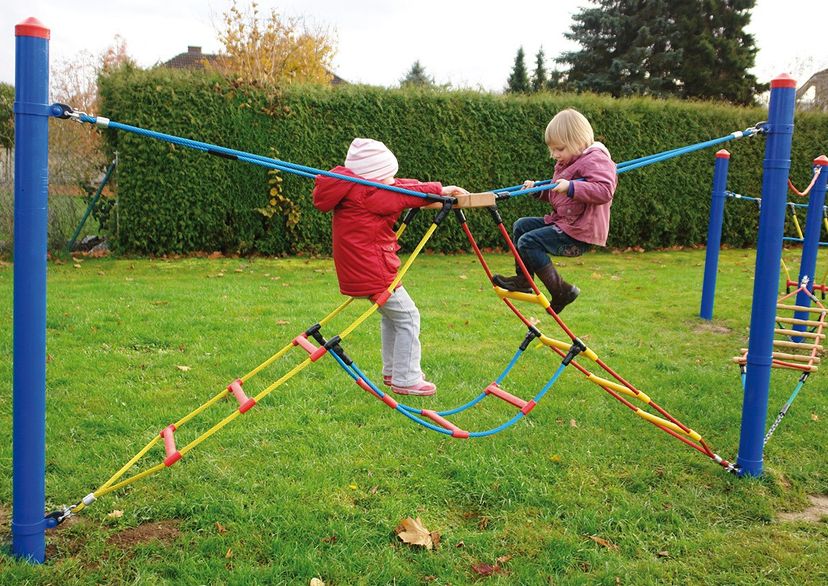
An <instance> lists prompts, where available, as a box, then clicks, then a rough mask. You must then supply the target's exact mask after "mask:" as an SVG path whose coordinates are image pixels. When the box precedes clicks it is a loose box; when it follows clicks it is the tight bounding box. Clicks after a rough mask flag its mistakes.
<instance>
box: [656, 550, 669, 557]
mask: <svg viewBox="0 0 828 586" xmlns="http://www.w3.org/2000/svg"><path fill="white" fill-rule="evenodd" d="M656 555H657V556H658V557H660V558H668V557H670V552H669V551H667V550H666V549H663V550H661V551H659V552H658V553H656Z"/></svg>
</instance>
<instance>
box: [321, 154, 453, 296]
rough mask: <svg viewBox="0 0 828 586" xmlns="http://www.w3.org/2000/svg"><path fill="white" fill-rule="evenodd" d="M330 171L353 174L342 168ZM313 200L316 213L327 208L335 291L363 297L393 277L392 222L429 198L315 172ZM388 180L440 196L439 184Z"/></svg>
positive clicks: (395, 259) (394, 240)
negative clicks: (336, 285)
mask: <svg viewBox="0 0 828 586" xmlns="http://www.w3.org/2000/svg"><path fill="white" fill-rule="evenodd" d="M331 172H333V173H338V174H340V175H349V176H351V177H358V175H355V174H354V173H353V171H351V170H350V169H348V168H346V167H335V168H334V169H331ZM315 183H316V184H315V187H314V189H313V205H314V206H315V207H316V209H318V210H320V211H322V212H329V211H331V210H333V258H334V266H335V267H336V276H337V279H339V290H340V291H341V292H342V294H343V295H349V296H351V297H366V296H371V295H374V294H375V293H380V292H382V291H384V290H385V289H388V286H389V285H390V284H391V282H392V281H393V280H394V277H396V276H397V269H399V268H400V259H399V257H398V256H397V251H398V250H399V249H400V245H399V244H397V237H396V234H395V230H394V222H396V221H397V218H398V217H399V215H400V212H402V211H403V210H404V209H407V208H419V207H422V206H424V205H428V204H429V203H431V202H430V201H429V200H427V199H425V198H421V197H417V196H414V195H405V194H403V193H395V192H393V191H388V190H386V189H381V188H379V187H371V186H369V185H362V184H360V183H353V182H351V181H346V180H344V179H337V178H335V177H327V176H324V175H317V177H316V182H315ZM394 185H395V186H396V187H402V188H405V189H410V190H411V191H418V192H421V193H431V194H434V195H440V194H441V193H442V191H443V185H442V184H441V183H438V182H429V183H421V182H419V181H417V180H416V179H395V180H394Z"/></svg>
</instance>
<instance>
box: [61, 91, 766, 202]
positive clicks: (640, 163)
mask: <svg viewBox="0 0 828 586" xmlns="http://www.w3.org/2000/svg"><path fill="white" fill-rule="evenodd" d="M55 106H57V105H55ZM58 111H62V110H61V109H60V108H58V109H57V110H56V109H55V107H54V106H53V108H52V114H53V115H55V116H59V115H58V113H57V112H58ZM77 119H78V120H80V121H81V122H86V123H88V124H97V123H98V117H97V116H90V115H88V114H85V113H77ZM105 125H106V127H108V128H114V129H116V130H123V131H125V132H132V133H133V134H138V135H141V136H146V137H149V138H155V139H157V140H163V141H165V142H169V143H172V144H177V145H181V146H184V147H188V148H191V149H195V150H199V151H204V152H207V153H211V154H217V155H220V156H225V157H231V158H235V159H238V160H240V161H244V162H246V163H251V164H254V165H260V166H263V167H268V168H271V169H277V170H279V171H284V172H287V173H293V174H296V175H299V176H301V177H307V178H311V179H312V178H315V177H316V176H317V175H324V176H326V177H334V178H336V179H342V180H344V181H350V182H352V183H358V184H360V185H368V186H371V187H377V188H380V189H385V190H387V191H393V192H397V193H403V194H405V195H413V196H414V197H419V198H422V199H427V200H430V201H438V202H443V203H448V202H450V201H454V198H451V197H443V196H438V195H431V194H424V193H419V192H416V191H411V190H408V189H403V188H401V187H395V186H393V185H385V184H383V183H376V182H374V181H367V180H365V179H360V178H358V177H351V176H349V175H341V174H339V173H332V172H330V171H324V170H322V169H314V168H313V167H308V166H305V165H298V164H296V163H289V162H287V161H281V160H279V159H274V158H271V157H264V156H261V155H256V154H253V153H248V152H244V151H238V150H235V149H229V148H226V147H221V146H218V145H215V144H210V143H206V142H201V141H197V140H191V139H188V138H182V137H179V136H174V135H172V134H165V133H163V132H155V131H153V130H146V129H144V128H139V127H137V126H131V125H129V124H122V123H120V122H115V121H113V120H107V122H106V123H105ZM757 132H761V130H760V129H759V125H756V126H754V127H751V128H747V129H745V130H743V131H741V132H733V133H731V134H728V135H727V136H723V137H720V138H715V139H712V140H707V141H704V142H700V143H696V144H693V145H688V146H683V147H678V148H675V149H671V150H668V151H664V152H661V153H657V154H654V155H647V156H644V157H639V158H637V159H632V160H630V161H625V162H621V163H618V165H617V166H616V172H617V173H618V174H621V173H625V172H627V171H632V170H633V169H639V168H641V167H644V166H647V165H652V164H653V163H659V162H661V161H666V160H668V159H672V158H674V157H678V156H681V155H684V154H687V153H692V152H694V151H698V150H701V149H705V148H709V147H711V146H715V145H719V144H722V143H725V142H728V141H731V140H734V139H737V138H742V137H746V136H752V135H753V134H755V133H757ZM555 185H557V182H556V183H552V180H551V179H546V180H543V181H538V182H536V183H535V185H534V186H533V187H531V188H529V189H523V185H522V184H521V185H514V186H511V187H504V188H502V189H495V190H493V191H494V193H495V194H496V195H498V196H501V197H518V196H522V195H530V194H533V193H537V192H540V191H545V190H547V189H551V188H553V187H555Z"/></svg>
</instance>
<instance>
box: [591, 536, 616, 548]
mask: <svg viewBox="0 0 828 586" xmlns="http://www.w3.org/2000/svg"><path fill="white" fill-rule="evenodd" d="M589 538H590V539H591V540H592V541H594V542H595V543H597V544H598V545H600V546H602V547H606V548H607V549H612V550H617V549H618V546H617V545H615V544H614V543H612V542H611V541H607V540H606V539H604V538H603V537H598V536H597V535H590V536H589Z"/></svg>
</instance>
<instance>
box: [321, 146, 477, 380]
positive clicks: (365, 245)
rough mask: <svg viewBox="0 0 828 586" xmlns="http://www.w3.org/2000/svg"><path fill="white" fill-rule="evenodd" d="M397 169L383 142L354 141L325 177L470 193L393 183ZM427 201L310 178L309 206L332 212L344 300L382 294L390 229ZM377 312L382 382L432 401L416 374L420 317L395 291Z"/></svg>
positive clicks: (391, 247) (391, 260) (388, 278)
mask: <svg viewBox="0 0 828 586" xmlns="http://www.w3.org/2000/svg"><path fill="white" fill-rule="evenodd" d="M398 167H399V165H398V163H397V158H396V157H395V156H394V154H393V153H392V152H391V151H390V150H388V147H386V146H385V145H384V144H383V143H381V142H379V141H377V140H372V139H369V138H355V139H354V140H353V142H351V146H350V147H349V148H348V155H347V157H346V158H345V166H344V167H342V166H338V167H335V168H333V169H331V171H332V172H333V173H337V174H339V175H348V176H351V177H358V178H361V179H367V180H369V181H373V182H375V183H384V184H386V185H394V186H396V187H401V188H404V189H408V190H411V191H417V192H420V193H430V194H434V195H460V194H465V193H468V192H467V191H466V190H465V189H463V188H460V187H456V186H453V185H451V186H445V187H444V186H443V185H442V184H441V183H439V182H428V183H421V182H420V181H417V180H416V179H396V178H395V177H394V176H395V175H396V174H397V170H398ZM429 203H431V201H429V200H428V199H425V198H420V197H417V196H414V195H406V194H403V193H396V192H393V191H389V190H387V189H382V188H381V187H375V186H371V185H363V184H360V183H354V182H351V181H347V180H345V179H339V178H336V177H327V176H323V175H318V176H317V177H316V184H315V187H314V190H313V205H314V206H315V207H316V208H317V209H318V210H320V211H323V212H329V211H331V210H333V257H334V266H335V267H336V276H337V279H338V280H339V290H340V291H341V292H342V294H343V295H348V296H351V297H372V296H373V295H377V294H379V293H382V292H383V291H386V290H387V289H388V287H389V286H390V285H391V282H392V281H393V280H394V278H395V277H396V276H397V270H398V269H399V268H400V259H399V257H398V256H397V251H398V250H399V249H400V245H399V244H398V243H397V237H396V233H395V230H394V223H395V222H396V221H397V218H398V217H399V215H400V213H401V212H402V211H403V210H404V209H406V208H418V207H422V206H425V205H428V204H429ZM378 311H379V312H380V313H381V314H382V320H381V334H382V374H383V382H384V383H385V384H386V385H388V386H390V387H391V390H392V391H394V392H395V393H398V394H401V395H433V394H434V392H435V391H436V390H437V387H436V386H435V385H434V384H433V383H431V382H428V381H427V380H425V378H424V376H423V373H422V370H421V369H420V353H421V349H420V313H419V311H417V306H416V305H414V301H413V300H412V299H411V297H410V296H409V295H408V292H407V291H406V290H405V288H404V287H402V285H400V286H398V287H397V288H396V290H395V291H394V293H393V294H392V295H391V296H390V297H389V298H388V300H387V301H386V302H385V303H384V304H383V305H382V306H380V308H379V310H378Z"/></svg>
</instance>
